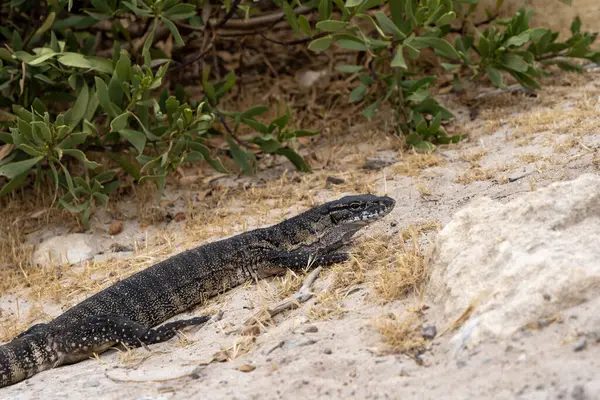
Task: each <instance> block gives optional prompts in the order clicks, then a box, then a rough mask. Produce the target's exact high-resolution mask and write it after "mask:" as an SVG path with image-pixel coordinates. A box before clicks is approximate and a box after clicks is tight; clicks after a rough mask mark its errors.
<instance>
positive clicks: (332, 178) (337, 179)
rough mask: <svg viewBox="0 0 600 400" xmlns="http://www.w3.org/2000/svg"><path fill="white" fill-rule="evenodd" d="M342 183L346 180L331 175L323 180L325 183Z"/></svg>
mask: <svg viewBox="0 0 600 400" xmlns="http://www.w3.org/2000/svg"><path fill="white" fill-rule="evenodd" d="M344 183H346V181H345V180H343V179H342V178H336V177H333V176H328V177H327V179H326V180H325V184H326V185H341V184H344Z"/></svg>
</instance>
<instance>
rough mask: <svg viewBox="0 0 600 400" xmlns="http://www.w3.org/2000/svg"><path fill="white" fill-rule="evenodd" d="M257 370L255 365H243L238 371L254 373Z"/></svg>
mask: <svg viewBox="0 0 600 400" xmlns="http://www.w3.org/2000/svg"><path fill="white" fill-rule="evenodd" d="M255 369H256V367H255V366H254V365H250V364H242V365H240V366H239V367H238V368H237V370H238V371H242V372H252V371H254V370H255Z"/></svg>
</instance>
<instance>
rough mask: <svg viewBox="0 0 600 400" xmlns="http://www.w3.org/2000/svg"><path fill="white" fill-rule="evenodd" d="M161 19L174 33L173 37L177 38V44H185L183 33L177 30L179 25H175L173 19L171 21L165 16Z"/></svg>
mask: <svg viewBox="0 0 600 400" xmlns="http://www.w3.org/2000/svg"><path fill="white" fill-rule="evenodd" d="M160 20H161V21H162V22H163V23H164V24H165V25H167V27H168V28H169V30H170V31H171V34H172V35H173V38H174V39H175V44H176V45H177V46H183V45H185V42H184V41H183V38H182V37H181V35H180V34H179V31H178V30H177V27H176V26H175V24H174V23H173V22H171V21H169V20H168V19H167V18H165V17H160Z"/></svg>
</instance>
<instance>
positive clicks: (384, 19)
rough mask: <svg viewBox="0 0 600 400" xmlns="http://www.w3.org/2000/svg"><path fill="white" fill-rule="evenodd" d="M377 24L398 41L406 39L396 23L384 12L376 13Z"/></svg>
mask: <svg viewBox="0 0 600 400" xmlns="http://www.w3.org/2000/svg"><path fill="white" fill-rule="evenodd" d="M375 18H376V19H377V23H378V24H379V26H381V29H383V31H384V32H385V33H387V34H389V35H394V37H395V38H396V39H406V35H405V34H404V33H403V32H402V31H401V30H400V29H398V27H397V26H396V24H394V21H392V20H391V19H389V18H388V16H387V15H385V13H384V12H383V11H377V12H376V13H375Z"/></svg>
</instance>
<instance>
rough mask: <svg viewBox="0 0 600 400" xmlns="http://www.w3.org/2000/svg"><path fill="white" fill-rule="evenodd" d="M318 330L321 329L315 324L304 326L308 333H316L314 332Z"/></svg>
mask: <svg viewBox="0 0 600 400" xmlns="http://www.w3.org/2000/svg"><path fill="white" fill-rule="evenodd" d="M318 331H319V328H317V327H316V326H314V325H309V326H307V327H306V328H304V332H306V333H314V332H318Z"/></svg>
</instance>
